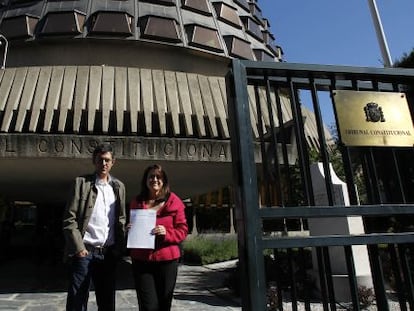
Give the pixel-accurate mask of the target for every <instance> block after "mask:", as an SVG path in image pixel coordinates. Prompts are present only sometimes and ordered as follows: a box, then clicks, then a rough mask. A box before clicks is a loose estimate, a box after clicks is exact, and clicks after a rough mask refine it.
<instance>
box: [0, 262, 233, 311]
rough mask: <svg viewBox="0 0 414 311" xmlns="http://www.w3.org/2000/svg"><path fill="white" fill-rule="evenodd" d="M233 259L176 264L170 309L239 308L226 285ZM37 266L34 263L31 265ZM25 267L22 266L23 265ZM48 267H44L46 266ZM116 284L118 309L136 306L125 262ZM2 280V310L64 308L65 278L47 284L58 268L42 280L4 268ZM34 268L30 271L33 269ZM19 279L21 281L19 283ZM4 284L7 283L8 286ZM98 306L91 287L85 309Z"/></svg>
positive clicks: (91, 310)
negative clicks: (217, 261) (28, 278)
mask: <svg viewBox="0 0 414 311" xmlns="http://www.w3.org/2000/svg"><path fill="white" fill-rule="evenodd" d="M234 264H235V262H234V261H232V262H227V263H221V264H215V265H209V266H187V265H181V266H180V267H179V272H178V279H177V286H176V290H175V295H174V301H173V308H172V310H173V311H178V310H180V311H181V310H186V311H193V310H194V311H210V310H211V311H213V310H214V311H236V310H241V306H240V300H239V299H238V298H236V297H235V296H234V295H233V294H232V293H231V291H230V290H229V289H228V288H226V287H225V281H226V279H227V276H228V272H227V271H226V270H227V268H229V267H231V266H234ZM34 268H35V269H36V267H34ZM45 269H46V268H41V267H40V266H39V267H38V268H37V270H39V271H38V272H39V274H41V273H45V272H44V271H45ZM22 270H24V269H22ZM46 270H47V269H46ZM120 270H121V271H120V274H119V280H118V281H119V284H118V288H119V289H118V290H117V303H116V304H117V307H116V310H117V311H132V310H134V311H136V310H138V305H137V299H136V296H135V291H134V290H133V285H132V280H131V278H130V273H129V267H128V265H127V264H125V265H123V266H122V267H121V269H120ZM0 272H1V273H2V276H3V277H2V276H0V278H2V280H3V281H0V310H1V311H6V310H10V311H12V310H13V311H16V310H18V311H37V310H39V311H63V310H65V303H66V291H65V290H64V289H63V286H64V284H65V283H64V282H62V283H56V284H57V285H56V286H55V288H58V289H57V290H56V289H55V290H53V289H50V288H48V289H44V288H46V287H47V285H48V284H47V282H48V281H47V280H50V279H51V278H53V277H55V279H58V278H61V277H62V276H61V275H59V273H61V272H60V271H59V272H57V271H53V269H50V270H49V273H50V275H48V276H47V275H46V276H45V277H44V279H43V282H42V281H39V280H38V279H37V280H36V282H34V281H33V280H23V279H21V278H19V277H18V276H19V273H17V272H15V275H16V277H13V276H11V275H12V273H10V275H8V274H7V273H6V271H4V270H0ZM32 272H33V271H32ZM22 274H24V271H22ZM19 282H21V283H20V284H19ZM7 284H9V286H8V288H9V290H8V289H7ZM35 287H37V288H38V289H37V290H36V289H35ZM95 310H97V306H96V302H95V295H94V292H93V291H91V295H90V298H89V304H88V311H95Z"/></svg>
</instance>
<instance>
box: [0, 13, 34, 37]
mask: <svg viewBox="0 0 414 311" xmlns="http://www.w3.org/2000/svg"><path fill="white" fill-rule="evenodd" d="M38 22H39V18H38V17H34V16H29V15H20V16H13V17H10V18H5V19H3V22H2V23H1V26H0V33H2V34H3V35H4V36H5V37H6V38H7V39H13V38H30V37H33V36H34V31H35V28H36V25H37V23H38Z"/></svg>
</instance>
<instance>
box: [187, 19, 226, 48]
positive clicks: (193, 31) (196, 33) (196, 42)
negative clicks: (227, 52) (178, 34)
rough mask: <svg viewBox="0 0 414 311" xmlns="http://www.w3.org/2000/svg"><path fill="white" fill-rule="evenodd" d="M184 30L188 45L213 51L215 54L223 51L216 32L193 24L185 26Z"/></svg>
mask: <svg viewBox="0 0 414 311" xmlns="http://www.w3.org/2000/svg"><path fill="white" fill-rule="evenodd" d="M185 29H186V32H187V36H188V43H189V44H190V45H192V46H196V47H201V48H205V49H208V50H213V51H215V52H222V51H223V49H222V47H221V45H220V41H219V37H218V33H217V30H215V29H211V28H207V27H203V26H200V25H195V24H193V25H186V26H185Z"/></svg>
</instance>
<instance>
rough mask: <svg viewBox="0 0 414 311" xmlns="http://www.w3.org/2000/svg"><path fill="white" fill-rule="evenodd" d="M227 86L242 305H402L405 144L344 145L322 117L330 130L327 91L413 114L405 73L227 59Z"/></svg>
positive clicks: (411, 180)
mask: <svg viewBox="0 0 414 311" xmlns="http://www.w3.org/2000/svg"><path fill="white" fill-rule="evenodd" d="M227 82H228V83H227V85H228V92H227V94H228V102H229V120H230V123H231V124H230V127H231V131H232V132H231V139H232V157H233V171H234V180H235V188H236V189H235V190H236V193H235V199H236V227H237V232H238V237H239V241H238V242H239V255H240V271H241V275H242V281H241V286H242V288H241V290H242V301H243V310H283V309H286V310H302V309H303V310H312V309H316V308H318V310H319V309H320V308H321V307H322V308H323V310H338V309H341V310H343V309H349V310H361V309H363V308H364V307H366V306H369V305H372V306H373V308H374V309H376V310H389V309H390V308H391V306H393V307H395V308H399V309H400V310H409V309H412V310H413V309H414V290H413V289H414V287H413V283H412V277H413V276H414V275H413V272H414V270H413V264H414V262H413V261H414V253H413V251H414V248H413V242H414V232H412V231H414V230H412V229H413V228H414V227H413V226H414V217H413V216H414V204H413V203H414V191H413V190H412V189H414V161H413V156H414V149H413V148H412V147H349V146H345V145H343V144H342V143H341V140H340V137H336V135H333V137H330V136H329V135H330V134H329V131H327V129H326V122H327V117H326V115H329V114H331V116H333V117H332V120H333V121H332V124H329V125H330V126H331V127H333V128H335V127H336V125H337V115H336V111H335V108H334V103H333V101H334V93H335V91H336V90H355V91H361V92H364V91H375V92H403V93H405V94H406V96H407V97H408V102H409V104H410V107H413V106H412V93H411V91H412V89H413V87H414V70H409V69H395V68H392V69H389V68H388V69H380V68H355V67H339V66H320V65H303V64H288V63H260V62H252V61H240V60H234V61H233V65H232V69H231V72H230V73H229V76H228V81H227ZM412 111H413V109H411V114H412ZM338 136H340V135H338ZM316 162H319V163H321V164H320V167H321V168H322V170H321V173H322V175H323V176H324V179H323V181H322V183H324V185H322V188H324V189H325V194H324V196H325V200H326V203H325V204H320V203H318V202H320V198H317V197H315V188H316V186H319V187H321V185H320V184H319V185H315V183H316V181H315V180H313V179H312V173H311V166H312V164H313V163H316ZM331 165H332V166H333V167H334V171H335V173H332V172H333V171H332V170H331V169H330V167H331ZM332 174H336V175H338V176H339V177H340V178H341V179H342V180H344V181H345V184H346V188H347V195H346V197H347V199H349V202H348V203H347V204H343V203H338V199H337V198H336V196H337V194H336V191H337V190H336V189H335V187H336V186H335V185H334V183H333V182H332V180H333V178H335V176H333V175H332ZM343 205H346V207H344V206H343ZM315 220H316V222H315ZM355 220H356V221H357V222H358V221H360V222H361V224H362V225H361V226H362V229H363V230H362V232H353V231H352V230H353V229H352V226H353V225H354V224H350V223H352V222H353V221H355ZM336 223H338V224H339V225H338V226H345V227H346V228H345V229H343V228H338V230H337V231H336V230H335V228H334V230H332V229H327V228H323V227H324V226H326V224H328V226H326V227H329V226H331V227H332V225H333V227H335V224H336ZM312 226H313V228H315V226H316V229H317V230H316V232H318V231H319V232H320V233H319V234H313V233H312ZM318 226H320V227H322V228H318ZM347 226H348V227H347ZM357 227H358V226H357ZM319 229H321V230H319ZM325 229H326V230H325ZM347 230H348V231H347ZM314 231H315V230H314ZM338 249H339V251H338ZM361 254H362V257H361V256H360V255H361ZM364 256H365V257H364ZM361 258H368V260H367V265H368V266H367V265H365V266H364V264H361V262H360V261H361ZM362 261H363V260H362ZM338 265H339V266H340V267H339V268H338ZM361 267H362V268H361ZM361 269H362V271H361ZM338 270H340V271H338ZM361 275H362V276H364V278H362V277H360V276H361ZM338 280H342V283H341V284H339V283H338V282H337V281H338ZM343 280H345V281H343ZM361 280H363V281H364V282H365V281H367V280H368V283H364V282H363V281H361ZM338 284H339V285H338ZM365 284H368V285H365ZM344 292H345V294H344ZM344 297H349V298H344Z"/></svg>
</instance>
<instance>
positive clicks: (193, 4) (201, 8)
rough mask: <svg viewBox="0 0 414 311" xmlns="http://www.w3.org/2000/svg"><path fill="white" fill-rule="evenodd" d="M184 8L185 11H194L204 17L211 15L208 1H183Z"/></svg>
mask: <svg viewBox="0 0 414 311" xmlns="http://www.w3.org/2000/svg"><path fill="white" fill-rule="evenodd" d="M182 6H183V8H185V9H188V10H192V11H195V12H198V13H201V14H204V15H211V12H210V8H209V7H208V4H207V0H182Z"/></svg>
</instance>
